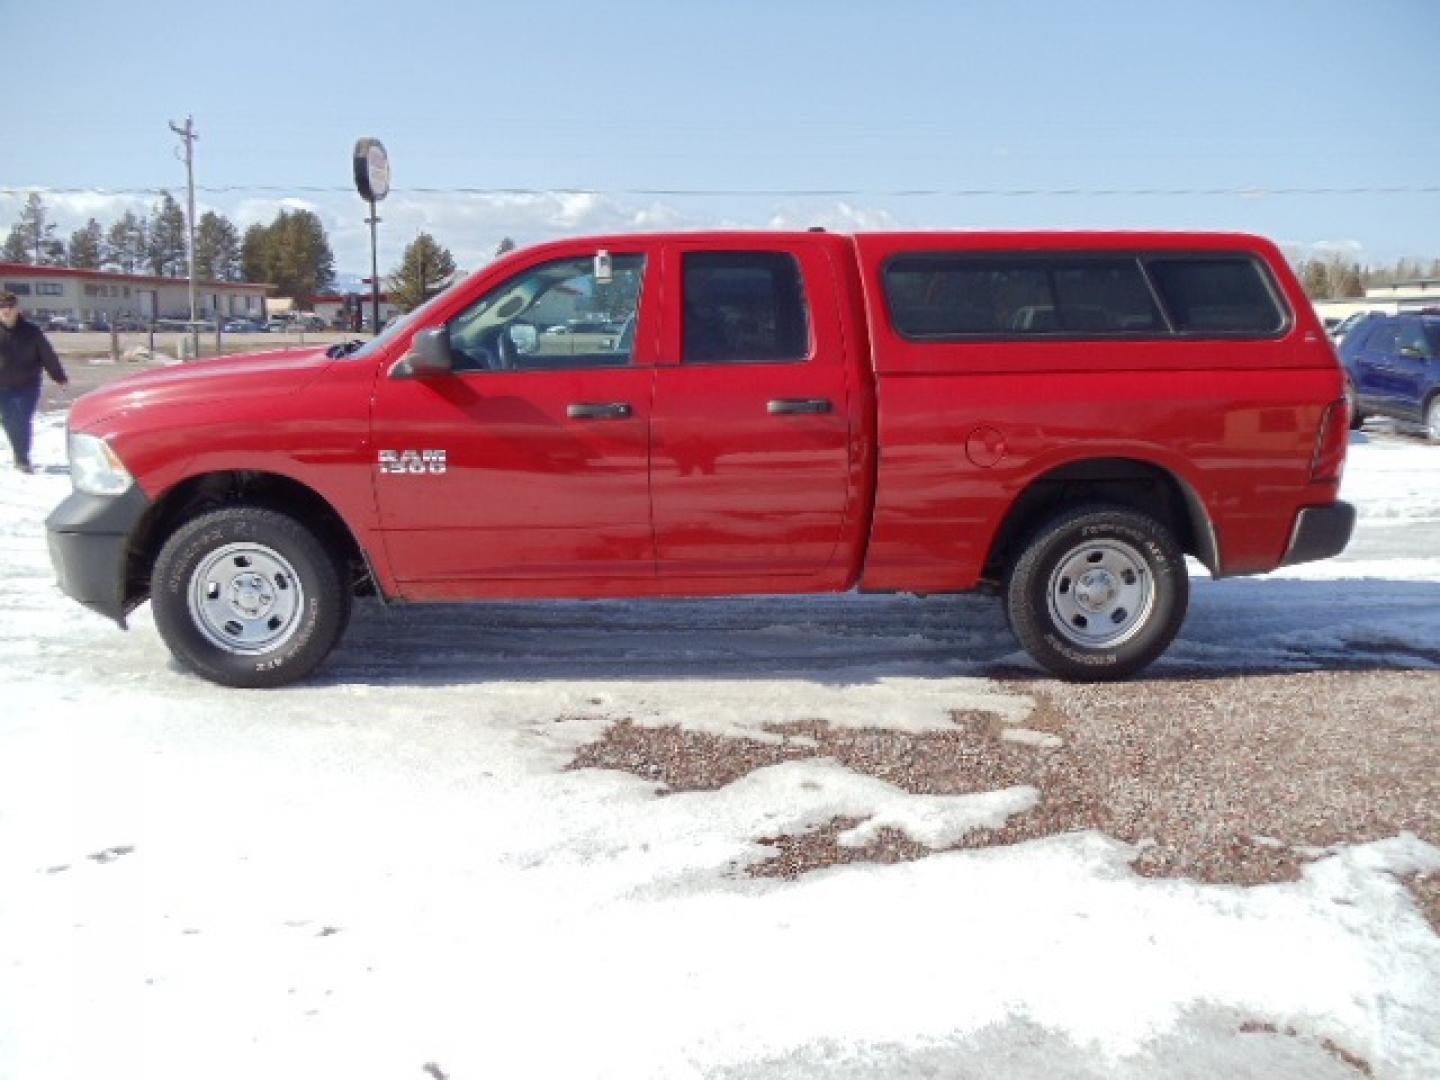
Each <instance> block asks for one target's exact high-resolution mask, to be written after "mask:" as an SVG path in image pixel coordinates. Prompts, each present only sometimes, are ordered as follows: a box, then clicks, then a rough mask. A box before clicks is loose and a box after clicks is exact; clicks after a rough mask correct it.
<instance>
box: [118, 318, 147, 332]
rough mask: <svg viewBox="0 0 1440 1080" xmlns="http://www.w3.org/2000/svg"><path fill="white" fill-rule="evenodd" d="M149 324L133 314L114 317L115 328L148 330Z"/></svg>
mask: <svg viewBox="0 0 1440 1080" xmlns="http://www.w3.org/2000/svg"><path fill="white" fill-rule="evenodd" d="M149 328H150V324H149V323H147V322H146V321H145V320H144V319H141V318H139V317H137V316H135V315H121V316H119V317H117V318H116V319H115V329H116V330H122V331H123V330H148V329H149Z"/></svg>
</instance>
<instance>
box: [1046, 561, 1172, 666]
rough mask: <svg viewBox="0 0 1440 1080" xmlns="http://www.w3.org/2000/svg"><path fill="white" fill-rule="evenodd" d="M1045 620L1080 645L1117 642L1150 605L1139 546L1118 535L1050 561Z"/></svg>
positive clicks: (1151, 592) (1132, 631)
mask: <svg viewBox="0 0 1440 1080" xmlns="http://www.w3.org/2000/svg"><path fill="white" fill-rule="evenodd" d="M1045 594H1046V597H1047V598H1048V601H1049V606H1050V621H1051V623H1052V624H1053V625H1054V627H1055V629H1056V631H1058V632H1059V633H1060V635H1061V636H1062V637H1064V638H1065V639H1066V640H1068V641H1070V642H1071V643H1072V644H1075V645H1079V646H1081V647H1083V648H1086V649H1112V648H1115V647H1116V646H1117V645H1123V644H1124V643H1125V642H1127V641H1129V640H1130V639H1131V638H1132V637H1134V636H1135V635H1136V634H1137V633H1139V632H1140V628H1141V627H1143V626H1144V625H1145V622H1146V620H1147V619H1148V618H1149V617H1150V612H1151V611H1152V610H1153V609H1154V607H1155V580H1154V578H1153V576H1152V575H1151V573H1150V568H1149V565H1148V564H1147V563H1146V562H1145V559H1144V558H1143V557H1142V556H1141V554H1140V552H1139V551H1137V550H1136V549H1135V548H1133V547H1131V546H1130V545H1129V544H1127V543H1125V542H1124V541H1121V540H1097V541H1092V542H1087V543H1084V544H1080V545H1078V546H1076V547H1074V548H1071V549H1070V550H1069V551H1068V552H1066V553H1065V555H1064V556H1062V557H1061V559H1060V561H1059V562H1058V563H1057V564H1056V566H1055V570H1054V572H1053V573H1051V575H1050V583H1049V587H1048V588H1047V589H1046V591H1045Z"/></svg>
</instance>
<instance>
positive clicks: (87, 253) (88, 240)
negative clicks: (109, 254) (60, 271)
mask: <svg viewBox="0 0 1440 1080" xmlns="http://www.w3.org/2000/svg"><path fill="white" fill-rule="evenodd" d="M104 242H105V234H104V231H103V230H102V229H101V228H100V222H98V221H96V220H95V219H94V218H93V217H92V218H91V219H90V220H89V221H87V222H86V223H85V227H84V228H83V229H76V230H75V231H74V232H73V233H71V234H70V253H69V259H68V260H67V261H68V262H69V264H70V265H71V266H74V267H77V268H79V269H81V270H99V269H100V264H101V261H102V249H103V247H104Z"/></svg>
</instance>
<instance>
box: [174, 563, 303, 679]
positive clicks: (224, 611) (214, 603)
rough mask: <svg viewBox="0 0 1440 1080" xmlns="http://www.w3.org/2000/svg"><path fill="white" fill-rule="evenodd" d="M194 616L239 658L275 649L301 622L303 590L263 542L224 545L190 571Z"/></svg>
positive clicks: (206, 632)
mask: <svg viewBox="0 0 1440 1080" xmlns="http://www.w3.org/2000/svg"><path fill="white" fill-rule="evenodd" d="M188 596H189V602H190V617H191V619H193V620H194V622H195V625H196V627H198V628H199V630H200V632H201V633H202V634H204V635H205V638H206V640H208V641H209V642H210V644H212V645H214V646H215V647H217V648H219V649H223V650H225V651H226V652H228V653H232V654H234V655H237V656H255V655H258V654H260V653H267V652H271V651H272V650H274V649H277V648H279V647H280V646H281V645H283V644H285V642H286V641H288V640H289V639H290V638H291V637H292V636H293V635H294V633H295V631H296V630H297V629H298V628H299V626H300V616H301V613H302V612H303V611H304V610H305V589H304V587H303V586H302V585H301V584H300V577H299V575H298V574H296V572H295V568H294V567H293V566H291V565H290V561H289V560H288V559H286V558H285V557H284V556H283V555H281V554H280V553H279V552H278V551H276V550H275V549H274V548H269V547H266V546H264V545H263V544H226V545H225V546H224V547H222V548H217V549H216V550H215V551H213V552H211V553H210V554H209V555H207V556H206V557H205V559H204V560H202V561H201V563H200V565H199V566H197V567H196V568H195V572H194V573H193V574H191V575H190V589H189V593H188Z"/></svg>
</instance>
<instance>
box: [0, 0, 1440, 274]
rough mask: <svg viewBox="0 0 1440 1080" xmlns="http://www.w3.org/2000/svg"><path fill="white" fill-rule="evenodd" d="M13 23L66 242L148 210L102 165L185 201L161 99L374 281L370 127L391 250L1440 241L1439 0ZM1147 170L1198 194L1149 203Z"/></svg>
mask: <svg viewBox="0 0 1440 1080" xmlns="http://www.w3.org/2000/svg"><path fill="white" fill-rule="evenodd" d="M0 13H3V14H4V17H5V23H6V26H7V39H8V40H10V41H17V40H18V41H26V42H31V43H35V45H36V46H37V47H34V48H19V49H17V48H7V49H6V54H7V55H6V60H5V75H6V78H5V82H6V85H7V86H8V87H10V88H12V94H11V95H10V96H9V105H10V109H9V113H10V117H9V121H10V122H9V124H8V138H7V139H6V142H5V146H4V148H3V150H0V189H3V192H0V227H4V226H5V225H7V224H8V223H10V222H13V221H14V219H15V216H16V213H17V212H18V208H19V205H20V203H21V201H22V199H23V194H21V192H23V190H25V189H32V188H39V189H82V191H81V192H80V193H74V194H60V193H50V194H46V200H47V203H48V204H49V205H50V207H51V210H52V212H53V217H54V220H55V221H56V222H57V224H58V225H59V226H60V228H61V230H62V231H63V232H65V233H66V234H67V235H68V232H69V231H70V230H71V229H73V228H76V227H78V226H79V225H81V224H83V223H84V219H85V217H86V216H88V215H92V214H93V215H94V216H96V217H97V218H98V219H100V220H101V221H102V223H107V224H108V222H109V221H111V220H113V219H114V218H116V217H118V216H119V214H120V213H121V212H123V210H124V209H126V208H132V209H136V210H144V209H146V208H147V207H149V206H150V205H151V204H152V203H153V201H154V197H153V195H147V194H128V195H104V194H96V193H94V191H93V190H92V189H96V190H103V191H116V190H120V191H130V190H133V189H157V188H161V187H166V188H169V189H170V190H172V191H173V192H174V193H176V194H177V196H179V195H182V194H183V189H184V184H185V172H184V167H183V165H182V164H181V162H180V161H179V160H177V158H176V156H175V149H176V147H177V145H178V139H177V138H176V136H175V135H174V134H173V133H172V132H171V131H170V129H169V121H171V120H183V119H184V117H185V116H186V115H187V114H191V115H193V116H194V118H195V125H196V129H197V130H198V131H199V132H200V140H199V142H198V143H197V145H196V182H197V184H198V185H200V187H201V189H202V190H201V191H200V193H199V194H198V196H197V199H198V202H199V206H200V210H201V212H203V211H204V210H205V209H216V210H219V211H222V212H224V213H226V214H228V215H229V216H230V217H231V218H232V219H233V220H235V221H236V222H237V223H238V224H239V225H240V226H241V227H242V228H243V227H244V226H245V225H247V224H249V223H250V222H252V221H256V220H262V221H268V220H270V219H271V218H273V216H274V215H275V213H276V212H277V210H279V209H280V208H281V207H283V206H292V207H293V206H305V207H308V208H310V209H313V210H315V211H316V212H317V213H319V214H320V215H321V217H322V219H323V220H324V222H325V224H326V227H327V229H328V231H329V233H330V238H331V243H332V246H333V248H334V249H335V253H336V262H337V269H338V270H340V271H341V272H342V273H354V274H360V273H367V272H368V264H369V238H368V229H367V228H366V226H365V224H364V221H363V219H364V216H365V204H364V203H363V201H362V200H361V199H360V197H359V196H358V194H356V193H355V192H354V189H353V184H352V181H351V152H352V149H353V146H354V143H355V140H356V139H357V138H359V137H361V136H373V137H377V138H379V139H381V140H382V141H383V142H384V143H385V145H386V147H387V149H388V151H389V155H390V159H391V167H392V174H393V183H394V189H393V191H392V193H391V195H390V196H389V198H387V199H386V200H385V201H384V202H383V203H382V204H381V218H382V224H381V226H380V262H381V269H382V271H386V270H388V269H392V268H393V266H394V264H395V263H396V262H398V259H399V255H400V252H401V249H402V248H403V246H404V245H405V244H406V243H408V242H409V241H410V240H412V239H413V238H414V236H415V235H416V234H417V233H418V232H419V231H420V230H422V229H424V230H428V231H430V232H431V233H432V234H434V235H435V237H436V238H437V239H438V240H439V241H440V242H441V243H442V244H444V245H446V246H447V247H449V248H450V249H451V250H452V251H453V252H454V253H455V255H456V257H457V259H458V261H459V262H460V264H461V266H462V267H466V268H473V267H475V266H478V265H480V264H483V263H484V262H485V261H488V259H489V258H490V256H491V255H492V253H493V251H494V248H495V245H496V244H497V243H498V242H499V240H500V239H501V238H502V237H505V236H510V237H513V238H514V239H515V240H516V241H518V242H519V243H520V244H522V245H524V244H527V243H532V242H537V241H540V240H545V239H550V238H553V237H557V236H565V235H577V234H584V233H588V232H602V231H604V232H610V231H631V230H654V229H670V228H675V229H690V228H714V227H735V226H739V227H757V228H773V227H807V226H810V225H823V226H825V227H828V228H832V229H837V230H845V231H857V230H874V229H893V228H918V229H923V228H1025V227H1033V228H1204V229H1210V228H1214V229H1243V230H1248V231H1254V232H1259V233H1262V234H1265V235H1267V236H1270V237H1271V238H1273V239H1276V240H1278V241H1280V242H1281V243H1282V244H1286V245H1288V246H1289V247H1290V249H1291V250H1292V252H1295V253H1298V254H1301V255H1303V254H1307V253H1311V252H1320V253H1323V252H1328V251H1340V252H1343V253H1347V254H1351V255H1353V256H1354V257H1356V258H1358V259H1360V260H1361V261H1362V262H1370V263H1389V262H1393V261H1394V260H1395V259H1397V258H1399V257H1401V256H1406V257H1419V258H1424V259H1426V260H1429V259H1431V258H1436V257H1440V123H1437V118H1436V116H1435V114H1434V112H1433V108H1432V106H1433V98H1434V81H1435V74H1436V71H1437V64H1440V54H1437V51H1436V43H1437V42H1440V3H1437V2H1434V0H1370V2H1367V3H1365V4H1363V5H1362V4H1357V3H1355V2H1354V0H1348V2H1334V0H1312V2H1300V0H1275V2H1270V3H1257V2H1254V0H1249V2H1232V0H1208V2H1206V3H1203V4H1185V5H1180V4H1158V3H1154V2H1153V0H1150V2H1128V0H1123V2H1122V0H1114V2H1111V0H1092V2H1088V3H1079V2H1058V0H1030V2H1027V3H1000V2H993V3H985V2H975V3H961V2H952V3H933V2H909V3H907V2H903V0H897V2H893V3H887V4H883V5H882V4H878V3H876V4H860V3H845V2H843V0H828V2H811V0H793V2H784V0H768V2H764V3H761V2H755V0H735V2H730V3H719V2H717V3H712V4H708V5H699V4H686V3H675V2H673V0H670V2H652V0H633V2H631V0H611V2H609V3H605V4H600V3H593V2H592V3H575V2H572V0H551V2H547V3H545V4H506V5H492V4H487V3H459V2H455V3H452V2H434V3H426V2H420V0H416V2H414V3H411V4H408V5H402V4H396V3H393V2H390V3H382V2H378V0H349V2H347V3H346V4H344V5H343V6H340V5H332V4H311V3H305V2H303V0H291V2H290V3H276V2H273V0H255V2H252V3H247V4H245V5H244V6H243V9H240V8H237V9H235V10H233V11H231V12H229V13H226V12H225V11H224V10H223V9H219V8H209V7H205V6H203V5H198V4H195V3H194V2H193V0H187V2H177V0H153V2H149V3H147V4H145V5H144V6H143V8H136V9H134V11H133V13H132V14H131V15H129V16H127V19H128V28H122V29H118V30H117V27H118V25H119V24H117V21H116V19H117V9H116V7H115V5H114V3H113V2H103V3H102V2H93V0H48V2H47V3H45V4H38V3H34V2H21V0H0ZM117 32H118V33H119V34H120V40H121V41H122V42H127V41H128V42H129V43H131V44H132V45H134V46H135V47H134V48H125V47H122V48H117V47H116V46H117V40H116V34H117ZM17 87H19V88H23V90H20V91H19V92H18V93H16V92H15V90H14V88H17ZM418 188H430V189H442V190H441V191H439V192H432V193H423V192H418V191H416V190H415V189H418ZM461 188H468V189H481V192H482V193H479V194H476V193H473V191H472V192H470V193H467V192H461V191H456V190H454V189H461ZM1292 188H1304V189H1316V188H1350V189H1354V188H1359V189H1364V190H1362V191H1359V192H1350V193H1343V194H1339V193H1337V194H1299V193H1290V194H1286V193H1284V192H1283V191H1282V190H1281V189H1292ZM1384 188H1401V189H1408V190H1403V191H1398V192H1397V191H1390V192H1385V191H1377V190H1373V189H1384ZM1424 188H1428V189H1429V190H1428V191H1426V190H1416V189H1424ZM206 189H227V190H206ZM315 189H320V190H315ZM499 189H507V193H505V194H496V193H495V192H496V191H497V190H499ZM508 189H515V190H516V193H508ZM574 189H583V190H584V191H586V192H587V193H586V194H574V193H567V192H573V190H574ZM1157 189H1159V190H1163V191H1165V192H1184V193H1179V194H1177V193H1171V194H1135V193H1136V192H1143V191H1155V190H1157ZM1213 189H1222V191H1223V193H1220V194H1202V193H1200V192H1205V191H1208V190H1213ZM917 191H918V192H928V193H930V194H918V195H917V194H905V193H909V192H917ZM485 192H488V194H487V193H485ZM752 192H760V193H762V194H749V193H752ZM817 192H823V193H824V194H816V193H817ZM976 192H980V194H976ZM1005 192H1008V193H1010V194H997V193H1005ZM1016 192H1027V193H1026V194H1017V193H1016ZM1047 192H1049V193H1051V194H1046V193H1047ZM1054 192H1079V193H1078V194H1054ZM1097 192H1121V193H1119V194H1096V193H1097ZM737 193H745V194H737ZM836 193H840V194H836ZM967 193H968V194H967Z"/></svg>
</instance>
